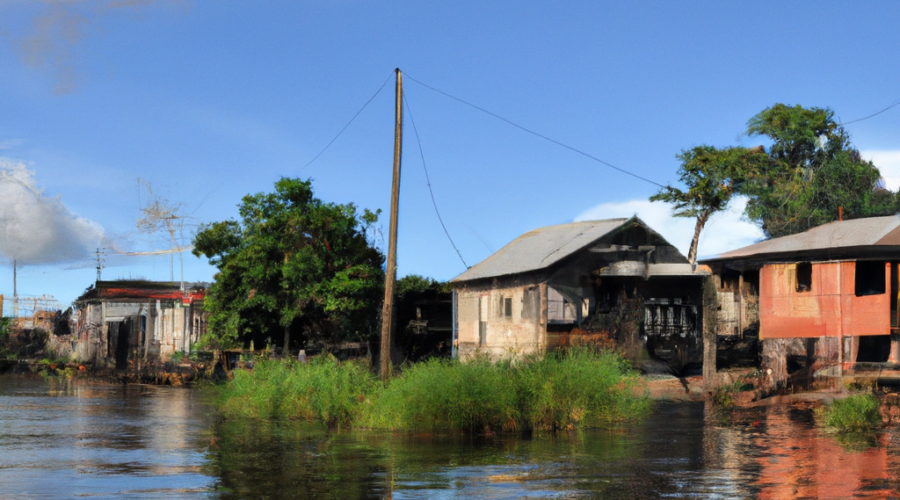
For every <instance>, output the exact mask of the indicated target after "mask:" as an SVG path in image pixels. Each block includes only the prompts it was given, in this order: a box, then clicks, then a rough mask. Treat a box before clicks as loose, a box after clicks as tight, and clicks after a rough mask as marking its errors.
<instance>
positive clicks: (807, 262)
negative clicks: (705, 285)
mask: <svg viewBox="0 0 900 500" xmlns="http://www.w3.org/2000/svg"><path fill="white" fill-rule="evenodd" d="M702 262H703V263H704V264H707V265H709V266H710V268H712V270H713V272H714V274H715V276H716V284H717V286H718V288H719V289H720V293H719V300H720V304H721V303H722V302H723V297H727V299H726V302H727V304H726V306H725V307H723V306H722V305H720V307H719V309H720V318H719V319H720V328H719V334H720V335H741V336H743V335H748V334H758V337H759V339H760V341H761V342H762V347H763V357H764V359H763V362H764V364H769V365H775V366H777V365H778V364H779V363H778V362H777V360H774V359H772V358H773V357H778V356H785V357H787V358H788V361H790V360H791V359H793V360H795V361H797V360H798V359H799V361H798V362H797V363H795V365H803V364H807V365H808V366H807V367H808V368H810V370H812V369H821V368H824V367H827V366H829V365H831V366H833V365H836V364H838V363H841V364H843V365H844V367H845V368H846V367H848V366H849V365H850V364H852V363H857V362H879V363H884V362H891V363H898V362H900V356H898V354H900V353H898V342H897V335H896V333H897V332H898V321H897V311H898V309H897V302H898V293H900V289H898V262H900V215H892V216H886V217H871V218H866V219H855V220H846V221H835V222H831V223H829V224H825V225H822V226H819V227H816V228H813V229H810V230H808V231H806V232H803V233H799V234H794V235H790V236H785V237H781V238H773V239H771V240H766V241H762V242H760V243H756V244H754V245H750V246H748V247H744V248H741V249H738V250H733V251H731V252H727V253H724V254H721V255H718V256H715V257H711V258H707V259H704V260H702ZM731 300H733V302H728V301H731ZM721 311H726V312H725V313H722V312H721ZM722 325H725V326H724V327H723V326H722ZM767 357H768V358H769V359H767ZM803 357H805V358H806V359H805V360H803V359H802V358H803ZM785 365H790V363H785ZM785 369H786V371H788V372H789V371H790V366H786V367H785Z"/></svg>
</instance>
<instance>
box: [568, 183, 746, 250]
mask: <svg viewBox="0 0 900 500" xmlns="http://www.w3.org/2000/svg"><path fill="white" fill-rule="evenodd" d="M746 206H747V199H746V198H743V197H738V198H736V199H734V200H732V202H731V205H730V206H729V208H728V210H725V211H723V212H719V213H716V214H715V215H713V216H712V217H711V218H710V220H709V222H708V223H707V224H706V227H705V228H704V230H703V232H702V233H701V234H700V243H699V248H698V252H697V253H698V255H699V256H700V257H701V258H702V257H704V256H711V255H716V254H719V253H722V252H725V251H728V250H734V249H736V248H741V247H744V246H747V245H750V244H753V243H755V242H757V241H759V240H761V239H763V237H764V235H763V232H762V230H760V229H759V227H757V226H756V225H755V224H752V223H750V222H748V221H746V220H744V219H743V218H742V214H743V212H744V208H745V207H746ZM635 214H636V215H637V216H638V217H640V218H641V220H643V221H644V222H646V223H647V224H648V225H649V226H650V227H652V228H653V229H654V230H655V231H657V232H658V233H660V234H662V235H663V237H664V238H665V239H666V240H668V241H669V243H671V244H672V245H674V246H675V247H676V248H678V250H680V251H681V252H682V253H683V254H684V255H687V252H688V248H689V247H690V244H691V238H693V236H694V224H695V222H696V221H695V220H694V219H688V218H684V217H672V212H671V206H670V205H667V204H665V203H659V202H651V201H650V200H646V199H637V200H627V201H622V202H612V203H601V204H599V205H597V206H595V207H592V208H589V209H587V210H585V211H584V212H582V213H580V214H578V216H577V217H575V220H576V221H580V220H592V219H609V218H615V217H631V216H632V215H635Z"/></svg>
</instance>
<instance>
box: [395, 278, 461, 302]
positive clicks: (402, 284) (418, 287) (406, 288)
mask: <svg viewBox="0 0 900 500" xmlns="http://www.w3.org/2000/svg"><path fill="white" fill-rule="evenodd" d="M428 290H434V291H436V292H450V291H451V290H452V289H451V288H450V283H448V282H446V281H437V280H435V279H434V278H426V277H425V276H421V275H418V274H407V275H406V276H404V277H402V278H400V279H398V280H397V282H396V284H395V285H394V292H395V293H396V295H397V296H398V297H400V296H403V295H406V294H407V293H410V292H425V291H428Z"/></svg>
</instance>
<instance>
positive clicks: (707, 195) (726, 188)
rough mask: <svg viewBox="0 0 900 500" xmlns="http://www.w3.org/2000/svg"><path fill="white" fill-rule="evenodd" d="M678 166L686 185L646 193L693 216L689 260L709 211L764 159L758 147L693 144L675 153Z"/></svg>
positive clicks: (679, 212)
mask: <svg viewBox="0 0 900 500" xmlns="http://www.w3.org/2000/svg"><path fill="white" fill-rule="evenodd" d="M678 159H679V160H681V166H680V167H679V168H678V177H679V181H681V183H682V184H684V185H685V186H687V189H685V190H682V189H679V188H675V187H672V186H666V187H665V188H663V189H661V190H660V191H659V192H658V193H656V194H655V195H653V196H651V197H650V200H651V201H664V202H667V203H671V204H672V205H673V207H672V215H673V216H675V217H691V218H695V219H697V223H696V225H695V229H694V238H693V239H692V240H691V248H690V250H689V251H688V260H690V262H691V263H694V262H696V260H697V243H698V241H699V240H700V232H701V231H702V230H703V227H704V226H705V225H706V223H707V222H708V221H709V218H710V217H711V216H712V214H714V213H716V212H718V211H720V210H724V209H725V208H727V207H728V203H729V202H730V201H731V198H732V196H734V194H735V193H736V192H738V190H739V189H740V187H741V185H742V183H743V180H744V178H745V177H746V176H747V173H748V172H753V171H756V170H758V169H759V168H760V167H761V166H762V165H765V163H766V162H767V161H768V158H767V156H766V155H765V153H763V152H762V149H761V148H756V149H747V148H741V147H732V148H721V149H719V148H715V147H713V146H706V145H703V146H696V147H693V148H691V149H685V150H683V151H682V152H681V153H680V154H678Z"/></svg>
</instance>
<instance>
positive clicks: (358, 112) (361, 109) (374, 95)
mask: <svg viewBox="0 0 900 500" xmlns="http://www.w3.org/2000/svg"><path fill="white" fill-rule="evenodd" d="M393 75H394V72H393V71H392V72H391V74H390V75H388V77H387V78H385V79H384V83H382V84H381V87H378V90H376V91H375V93H374V94H373V95H372V97H370V98H369V100H368V101H366V103H365V104H363V106H362V107H361V108H359V111H357V112H356V114H355V115H353V118H350V121H349V122H347V124H346V125H344V128H342V129H341V131H340V132H338V133H337V135H336V136H334V138H333V139H331V140H330V141H328V144H326V145H325V147H324V148H322V151H319V154H317V155H316V156H314V157H313V159H312V160H309V162H308V163H307V164H306V165H303V166H302V167H300V170H298V171H297V173H300V172H302V171H303V170H305V169H306V167H308V166H310V165H312V163H313V162H314V161H316V160H317V159H318V158H319V157H320V156H322V153H324V152H325V151H326V150H327V149H328V148H330V147H331V145H332V144H334V141H336V140H337V139H338V137H340V136H341V134H343V133H344V131H345V130H347V127H349V126H350V124H351V123H353V120H356V117H357V116H359V114H360V113H362V112H363V110H364V109H366V106H368V105H369V103H370V102H372V100H373V99H375V97H376V96H377V95H378V94H380V93H381V90H382V89H383V88H384V86H385V85H387V82H388V81H389V80H390V79H391V76H393Z"/></svg>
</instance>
